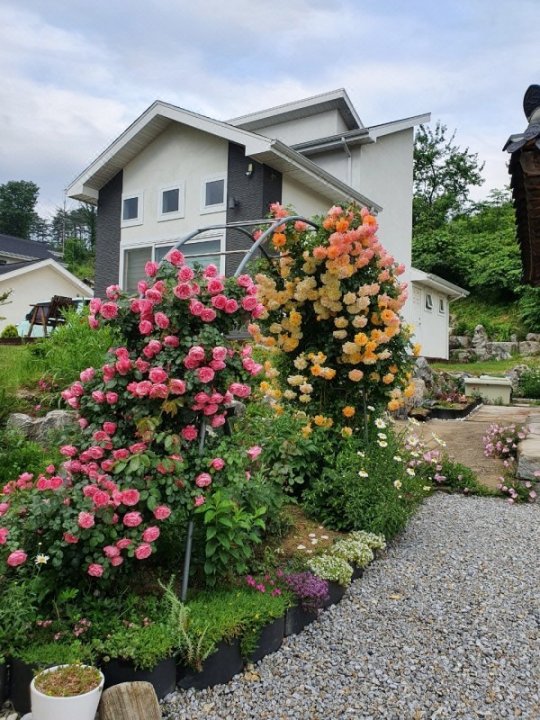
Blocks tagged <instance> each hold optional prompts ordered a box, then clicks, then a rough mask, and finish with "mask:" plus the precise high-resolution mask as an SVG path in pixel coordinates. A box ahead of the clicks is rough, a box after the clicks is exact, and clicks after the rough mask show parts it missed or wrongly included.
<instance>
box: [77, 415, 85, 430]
mask: <svg viewBox="0 0 540 720" xmlns="http://www.w3.org/2000/svg"><path fill="white" fill-rule="evenodd" d="M77 422H78V423H79V427H80V428H81V430H84V428H86V427H88V420H87V419H86V418H79V419H78V420H77Z"/></svg>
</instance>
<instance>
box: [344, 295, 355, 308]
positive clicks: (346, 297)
mask: <svg viewBox="0 0 540 720" xmlns="http://www.w3.org/2000/svg"><path fill="white" fill-rule="evenodd" d="M343 302H344V303H345V305H352V304H353V303H355V302H356V293H353V292H348V293H345V295H344V296H343Z"/></svg>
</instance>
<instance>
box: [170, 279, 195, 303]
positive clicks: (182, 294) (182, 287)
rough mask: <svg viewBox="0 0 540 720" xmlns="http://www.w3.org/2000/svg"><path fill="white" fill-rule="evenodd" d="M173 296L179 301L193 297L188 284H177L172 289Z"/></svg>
mask: <svg viewBox="0 0 540 720" xmlns="http://www.w3.org/2000/svg"><path fill="white" fill-rule="evenodd" d="M173 295H174V296H175V297H177V298H178V299H179V300H188V299H189V298H190V297H191V296H192V295H193V291H192V289H191V286H190V285H189V284H188V283H185V282H184V283H178V285H176V286H175V287H174V288H173Z"/></svg>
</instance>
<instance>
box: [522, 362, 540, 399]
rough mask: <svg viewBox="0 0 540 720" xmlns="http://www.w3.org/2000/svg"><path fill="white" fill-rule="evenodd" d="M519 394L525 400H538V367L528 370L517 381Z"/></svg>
mask: <svg viewBox="0 0 540 720" xmlns="http://www.w3.org/2000/svg"><path fill="white" fill-rule="evenodd" d="M519 394H520V395H521V396H522V397H526V398H535V399H539V398H540V367H536V368H529V369H528V370H526V371H525V372H524V373H523V374H522V376H521V377H520V379H519Z"/></svg>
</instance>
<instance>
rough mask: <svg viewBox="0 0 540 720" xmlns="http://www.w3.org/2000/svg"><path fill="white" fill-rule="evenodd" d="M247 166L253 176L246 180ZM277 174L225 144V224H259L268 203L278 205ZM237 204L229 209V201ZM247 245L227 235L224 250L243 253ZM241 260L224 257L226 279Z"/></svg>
mask: <svg viewBox="0 0 540 720" xmlns="http://www.w3.org/2000/svg"><path fill="white" fill-rule="evenodd" d="M249 163H252V165H253V173H252V174H251V175H250V176H249V177H248V176H247V175H246V171H247V168H248V165H249ZM281 186H282V182H281V173H280V172H277V171H276V170H273V169H272V168H270V167H268V166H267V165H262V164H261V163H258V162H255V161H254V160H251V159H250V158H249V157H246V154H245V148H244V147H243V146H242V145H236V144H235V143H229V163H228V174H227V196H228V197H227V222H228V223H230V222H238V221H240V220H259V219H260V218H263V217H265V216H266V215H267V214H268V207H269V205H270V203H272V202H276V201H277V202H281ZM232 198H234V199H235V200H236V201H237V204H236V206H235V207H234V208H230V207H229V204H230V202H229V201H230V200H231V199H232ZM250 245H251V242H250V240H249V238H247V237H246V236H245V235H243V234H242V233H239V232H238V231H235V230H228V231H227V242H226V247H227V250H245V249H246V248H249V247H250ZM242 258H243V255H242V254H240V253H239V254H237V255H236V254H235V255H227V259H226V263H225V273H226V275H232V274H233V273H234V271H235V270H236V268H237V267H238V265H239V264H240V262H241V260H242Z"/></svg>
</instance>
